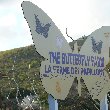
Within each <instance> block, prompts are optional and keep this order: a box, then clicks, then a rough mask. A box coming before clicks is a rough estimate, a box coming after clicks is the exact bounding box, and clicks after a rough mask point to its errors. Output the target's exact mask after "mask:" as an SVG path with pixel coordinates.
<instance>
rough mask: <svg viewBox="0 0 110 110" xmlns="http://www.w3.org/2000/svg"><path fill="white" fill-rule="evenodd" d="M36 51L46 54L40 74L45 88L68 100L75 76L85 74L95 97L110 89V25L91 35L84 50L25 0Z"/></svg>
mask: <svg viewBox="0 0 110 110" xmlns="http://www.w3.org/2000/svg"><path fill="white" fill-rule="evenodd" d="M22 8H23V14H24V17H25V18H26V20H27V23H28V25H29V27H30V31H31V34H32V38H33V41H34V44H35V48H36V51H37V52H38V53H39V54H40V55H42V56H43V57H44V58H45V61H43V62H42V63H41V68H40V78H41V81H42V85H43V87H44V88H45V91H46V92H47V93H49V94H51V95H52V96H53V97H54V98H55V99H61V100H64V99H65V98H66V97H67V95H68V93H69V90H70V88H71V86H72V83H73V81H74V78H75V77H77V78H78V79H80V78H81V77H82V78H83V79H84V82H85V84H86V86H87V88H88V91H89V92H90V94H91V95H92V97H93V98H96V99H99V100H100V99H101V98H102V97H103V96H105V94H106V93H107V92H108V90H109V84H110V83H109V77H108V73H107V72H106V71H105V67H106V65H107V64H108V62H109V47H110V27H109V26H108V27H102V28H100V29H98V30H96V31H94V32H93V33H92V34H91V35H89V36H88V38H87V39H86V41H85V43H84V44H83V46H82V47H81V49H80V51H79V52H77V51H73V52H72V50H71V48H70V46H69V44H68V43H67V41H66V40H65V38H64V37H63V35H62V33H61V32H60V30H59V29H58V28H57V26H56V25H55V24H54V22H53V21H52V20H51V18H50V17H48V15H47V14H46V13H45V12H44V11H42V10H41V9H40V8H39V7H37V6H36V5H34V4H33V3H31V2H29V1H25V2H23V3H22Z"/></svg>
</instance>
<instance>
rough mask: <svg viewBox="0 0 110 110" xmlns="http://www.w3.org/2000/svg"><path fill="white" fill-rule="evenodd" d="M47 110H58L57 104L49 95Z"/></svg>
mask: <svg viewBox="0 0 110 110" xmlns="http://www.w3.org/2000/svg"><path fill="white" fill-rule="evenodd" d="M48 103H49V110H58V103H57V100H55V99H54V98H53V97H52V96H51V95H48Z"/></svg>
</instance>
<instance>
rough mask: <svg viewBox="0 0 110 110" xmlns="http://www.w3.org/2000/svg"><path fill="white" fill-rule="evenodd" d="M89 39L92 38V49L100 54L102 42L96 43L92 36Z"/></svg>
mask: <svg viewBox="0 0 110 110" xmlns="http://www.w3.org/2000/svg"><path fill="white" fill-rule="evenodd" d="M91 40H92V46H93V47H92V49H93V51H94V52H98V54H100V53H101V48H102V43H103V42H102V41H100V42H97V43H96V41H95V39H94V38H93V37H91Z"/></svg>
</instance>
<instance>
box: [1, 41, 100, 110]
mask: <svg viewBox="0 0 110 110" xmlns="http://www.w3.org/2000/svg"><path fill="white" fill-rule="evenodd" d="M81 45H82V44H81ZM71 47H72V43H71ZM42 60H44V58H43V57H42V56H40V55H39V54H38V53H37V52H36V51H35V48H34V46H33V45H31V46H27V47H22V48H18V49H13V50H7V51H4V52H0V105H1V106H2V107H4V106H8V105H7V103H11V105H12V106H13V108H12V110H17V109H18V106H17V100H16V96H17V98H18V99H19V102H21V100H22V99H23V98H24V97H26V96H27V95H30V94H31V95H37V99H36V100H37V101H38V102H37V103H39V106H42V107H44V109H43V110H47V109H48V101H47V98H48V94H47V93H46V92H45V90H44V88H43V87H42V83H41V81H40V75H39V69H40V64H41V61H42ZM58 102H59V110H98V109H99V101H98V100H92V99H91V97H90V96H89V95H88V91H87V89H86V87H85V85H84V83H83V80H82V95H81V96H80V97H79V96H78V92H77V79H75V81H74V84H73V86H72V87H71V89H70V93H69V94H68V97H67V98H66V99H65V100H64V101H61V100H58Z"/></svg>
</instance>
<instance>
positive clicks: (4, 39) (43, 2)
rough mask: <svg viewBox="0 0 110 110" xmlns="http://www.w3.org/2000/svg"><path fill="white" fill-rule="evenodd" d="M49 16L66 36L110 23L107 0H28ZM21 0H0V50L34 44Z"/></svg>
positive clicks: (83, 33) (109, 1)
mask: <svg viewBox="0 0 110 110" xmlns="http://www.w3.org/2000/svg"><path fill="white" fill-rule="evenodd" d="M29 1H31V2H33V3H34V4H36V5H37V6H38V7H40V8H41V9H42V10H44V11H45V13H47V14H48V16H50V18H51V19H52V20H53V21H54V23H55V24H56V26H57V27H58V28H59V29H60V30H61V32H62V34H63V35H64V37H65V39H66V40H67V41H68V42H70V41H72V40H71V39H70V38H68V37H67V35H66V28H67V29H68V35H69V36H71V37H72V38H73V39H74V40H76V39H78V38H80V37H82V36H84V35H85V36H88V35H90V34H91V33H92V32H93V31H95V30H96V29H98V28H101V27H102V26H110V0H29ZM22 2H23V0H0V51H5V50H10V49H14V48H19V47H24V46H28V45H31V44H33V41H32V36H31V33H30V29H29V27H28V24H27V22H26V20H25V19H24V15H23V11H22V8H21V3H22Z"/></svg>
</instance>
